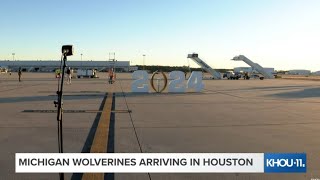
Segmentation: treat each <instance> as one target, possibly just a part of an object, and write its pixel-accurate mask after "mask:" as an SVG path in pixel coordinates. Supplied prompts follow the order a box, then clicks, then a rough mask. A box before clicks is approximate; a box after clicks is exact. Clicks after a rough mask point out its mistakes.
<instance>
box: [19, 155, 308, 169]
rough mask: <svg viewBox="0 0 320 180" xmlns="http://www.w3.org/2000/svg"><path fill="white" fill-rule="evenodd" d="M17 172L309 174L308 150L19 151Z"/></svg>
mask: <svg viewBox="0 0 320 180" xmlns="http://www.w3.org/2000/svg"><path fill="white" fill-rule="evenodd" d="M15 163H16V164H15V167H16V172H17V173H306V172H307V155H306V153H61V154H59V153H16V159H15Z"/></svg>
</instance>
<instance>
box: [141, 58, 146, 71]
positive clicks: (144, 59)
mask: <svg viewBox="0 0 320 180" xmlns="http://www.w3.org/2000/svg"><path fill="white" fill-rule="evenodd" d="M142 56H143V70H145V61H146V55H145V54H144V55H142Z"/></svg>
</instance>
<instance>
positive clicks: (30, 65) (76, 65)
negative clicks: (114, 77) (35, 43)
mask: <svg viewBox="0 0 320 180" xmlns="http://www.w3.org/2000/svg"><path fill="white" fill-rule="evenodd" d="M67 66H68V67H71V68H73V69H97V70H98V71H107V70H108V69H109V68H115V69H116V70H117V72H128V71H129V68H130V61H67ZM0 67H5V68H7V69H9V70H11V71H17V70H18V69H19V67H21V68H22V70H23V71H27V72H53V71H54V70H55V69H58V68H60V61H30V60H26V61H0Z"/></svg>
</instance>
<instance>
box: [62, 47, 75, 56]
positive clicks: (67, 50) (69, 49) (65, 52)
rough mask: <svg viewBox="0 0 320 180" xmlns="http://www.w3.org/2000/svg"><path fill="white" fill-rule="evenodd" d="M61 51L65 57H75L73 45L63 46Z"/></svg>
mask: <svg viewBox="0 0 320 180" xmlns="http://www.w3.org/2000/svg"><path fill="white" fill-rule="evenodd" d="M61 51H62V54H63V55H65V56H72V55H73V46H72V45H63V46H62V50H61Z"/></svg>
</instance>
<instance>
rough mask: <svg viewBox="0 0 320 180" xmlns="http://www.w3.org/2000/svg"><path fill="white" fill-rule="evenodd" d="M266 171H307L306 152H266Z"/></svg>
mask: <svg viewBox="0 0 320 180" xmlns="http://www.w3.org/2000/svg"><path fill="white" fill-rule="evenodd" d="M264 172H265V173H306V172H307V155H306V153H265V154H264Z"/></svg>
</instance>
